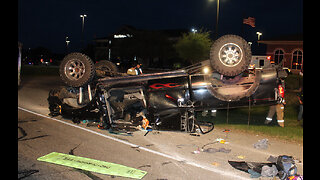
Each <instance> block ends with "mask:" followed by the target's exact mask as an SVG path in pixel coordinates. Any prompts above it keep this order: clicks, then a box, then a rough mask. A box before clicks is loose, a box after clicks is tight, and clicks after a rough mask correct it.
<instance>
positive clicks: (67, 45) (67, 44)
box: [66, 36, 70, 53]
mask: <svg viewBox="0 0 320 180" xmlns="http://www.w3.org/2000/svg"><path fill="white" fill-rule="evenodd" d="M68 38H69V37H68V36H66V49H67V53H68V50H69V48H68V47H69V43H70V41H69V40H68Z"/></svg>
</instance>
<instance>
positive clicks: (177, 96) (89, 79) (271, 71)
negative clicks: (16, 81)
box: [48, 35, 280, 133]
mask: <svg viewBox="0 0 320 180" xmlns="http://www.w3.org/2000/svg"><path fill="white" fill-rule="evenodd" d="M234 42H236V43H237V44H235V45H233V44H234ZM219 50H220V51H219ZM210 53H211V54H210V58H211V59H209V60H206V61H202V62H200V63H197V64H194V65H192V66H189V67H186V68H183V69H180V70H175V71H169V72H162V73H150V74H141V75H139V76H129V75H125V74H121V73H118V72H116V71H115V68H114V67H113V66H112V63H111V62H108V63H106V66H104V67H103V66H102V67H103V68H102V69H103V70H101V69H99V68H97V70H96V69H95V68H94V66H93V65H92V62H87V61H89V60H90V59H89V60H88V57H86V56H85V55H83V54H80V53H71V54H70V55H68V56H67V57H65V59H64V60H63V61H62V63H61V65H60V76H61V78H62V80H64V81H65V82H66V83H67V84H68V85H69V86H67V87H62V88H61V89H55V90H51V91H50V92H49V97H48V102H49V110H50V115H51V116H57V115H62V116H63V117H66V118H70V119H72V120H73V121H74V122H76V123H79V122H80V121H82V120H90V122H95V123H97V126H98V127H99V128H104V129H117V128H119V127H120V126H121V125H120V124H121V123H125V124H127V125H128V126H131V127H136V126H138V125H140V126H142V128H143V129H152V128H153V129H154V128H171V129H176V130H180V131H185V132H196V131H199V132H201V133H208V132H210V131H212V130H213V128H214V125H213V122H200V121H198V120H197V119H196V116H197V113H199V112H200V113H201V112H203V111H207V110H216V109H225V108H227V107H228V108H235V107H242V106H248V105H249V103H250V104H251V105H272V104H275V103H276V102H277V99H278V97H277V96H278V94H277V84H278V80H279V78H280V77H278V71H279V69H276V68H275V67H270V68H267V69H263V70H254V69H253V70H249V69H248V68H247V67H248V64H249V62H248V59H247V58H249V59H251V51H250V47H249V46H248V45H247V43H246V42H245V41H244V40H243V39H242V38H240V37H238V36H234V35H226V36H223V37H221V38H219V39H218V40H217V41H216V42H215V43H214V44H213V46H212V51H211V52H210ZM215 53H218V55H219V57H216V56H217V55H216V54H215ZM213 58H214V59H213ZM217 61H218V62H217ZM219 63H220V64H219ZM223 65H224V68H223ZM88 66H90V68H88ZM99 66H100V65H99ZM84 67H86V68H85V69H84ZM100 67H101V66H100ZM82 72H83V73H82ZM94 72H99V73H97V74H103V77H101V76H97V75H95V73H94ZM85 73H87V74H85ZM119 125H120V126H119Z"/></svg>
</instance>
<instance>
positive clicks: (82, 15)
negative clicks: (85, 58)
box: [80, 14, 87, 46]
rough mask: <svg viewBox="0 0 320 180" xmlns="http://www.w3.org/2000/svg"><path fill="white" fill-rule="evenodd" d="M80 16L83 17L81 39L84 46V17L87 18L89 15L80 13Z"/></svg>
mask: <svg viewBox="0 0 320 180" xmlns="http://www.w3.org/2000/svg"><path fill="white" fill-rule="evenodd" d="M80 17H81V18H82V31H81V32H82V34H81V36H82V37H81V40H82V42H83V46H84V40H83V29H84V18H86V17H87V15H86V14H80Z"/></svg>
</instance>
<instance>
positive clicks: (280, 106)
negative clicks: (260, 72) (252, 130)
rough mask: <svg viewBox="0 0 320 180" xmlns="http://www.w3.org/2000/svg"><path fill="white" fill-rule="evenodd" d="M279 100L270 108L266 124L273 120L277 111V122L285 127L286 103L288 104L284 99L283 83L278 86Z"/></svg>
mask: <svg viewBox="0 0 320 180" xmlns="http://www.w3.org/2000/svg"><path fill="white" fill-rule="evenodd" d="M277 91H278V102H277V104H276V105H272V106H270V108H269V112H268V116H267V117H266V120H265V122H264V124H270V123H271V121H272V117H273V116H274V114H275V113H277V122H278V124H279V126H281V127H284V105H285V104H286V102H285V99H284V88H283V86H282V85H281V84H279V86H278V89H277Z"/></svg>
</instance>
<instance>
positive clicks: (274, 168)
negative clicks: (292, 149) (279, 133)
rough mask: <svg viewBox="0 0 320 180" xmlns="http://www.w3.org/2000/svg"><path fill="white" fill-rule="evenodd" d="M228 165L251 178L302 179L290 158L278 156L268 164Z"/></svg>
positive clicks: (242, 162) (231, 162)
mask: <svg viewBox="0 0 320 180" xmlns="http://www.w3.org/2000/svg"><path fill="white" fill-rule="evenodd" d="M268 159H269V158H268ZM272 160H273V159H272ZM228 163H229V164H230V165H231V166H232V167H233V168H235V169H238V170H241V171H244V172H247V173H249V174H250V177H251V178H257V177H260V176H262V177H275V176H278V177H279V178H280V179H281V180H291V179H294V178H296V179H299V178H300V179H301V180H302V179H303V176H300V175H299V174H297V167H296V165H295V161H294V160H293V158H292V156H287V155H280V156H278V157H277V160H276V162H268V163H260V162H246V161H228Z"/></svg>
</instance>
